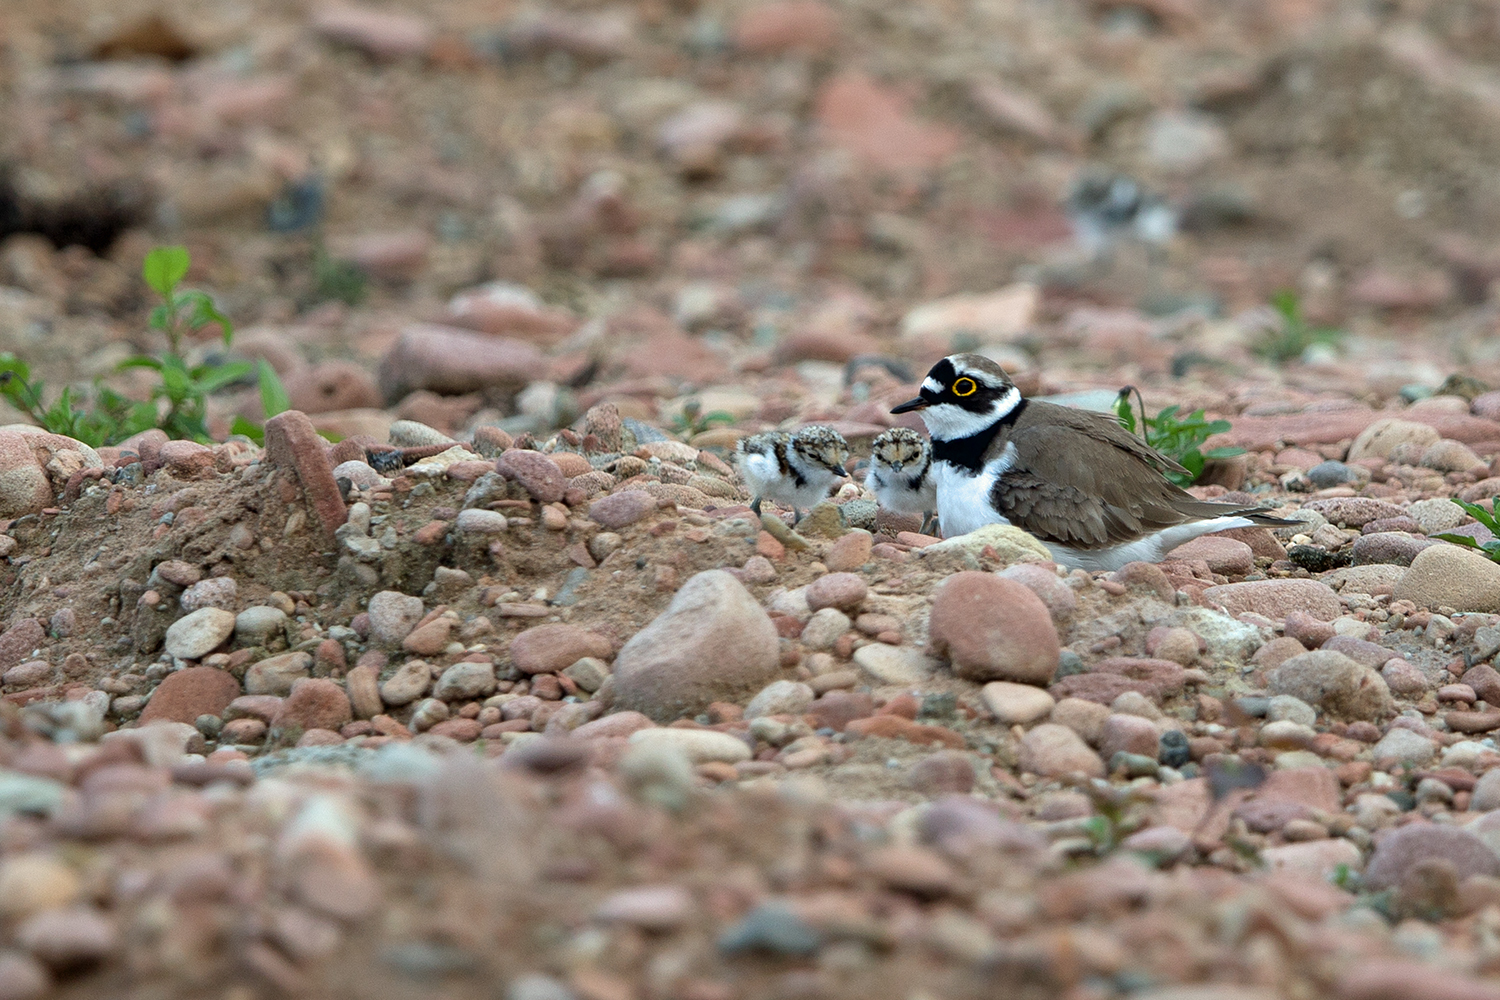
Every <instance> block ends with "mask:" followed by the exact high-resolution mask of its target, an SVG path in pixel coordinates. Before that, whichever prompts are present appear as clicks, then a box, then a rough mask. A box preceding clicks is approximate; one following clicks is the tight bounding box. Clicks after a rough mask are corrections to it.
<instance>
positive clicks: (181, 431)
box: [0, 246, 289, 447]
mask: <svg viewBox="0 0 1500 1000" xmlns="http://www.w3.org/2000/svg"><path fill="white" fill-rule="evenodd" d="M191 265H192V258H191V257H190V255H189V254H188V251H187V248H186V247H180V246H165V247H156V248H155V249H153V250H152V251H151V252H149V253H148V254H146V258H145V260H144V261H143V263H142V264H141V277H142V278H144V279H145V281H146V284H147V285H148V286H149V287H150V288H151V290H152V291H154V292H156V293H157V294H158V295H160V296H161V298H162V302H161V304H159V305H157V306H156V307H155V308H153V309H152V310H151V315H150V319H149V320H148V324H149V325H150V327H151V328H152V329H153V330H160V331H161V332H162V333H164V334H165V335H166V338H167V350H166V352H165V353H162V354H159V355H150V354H138V355H135V356H134V357H130V358H127V359H125V360H124V361H123V362H121V363H120V365H119V368H118V369H117V370H120V371H123V370H126V369H130V368H145V369H149V370H150V371H152V372H155V373H156V376H157V384H156V385H155V386H153V387H152V389H151V397H150V399H148V400H133V399H129V398H127V397H126V396H124V395H122V394H121V393H119V392H117V391H116V390H114V389H111V388H109V387H108V386H106V385H104V384H103V383H102V382H99V381H95V383H94V387H93V390H92V392H91V393H87V394H85V393H78V392H76V391H75V390H74V389H73V387H72V386H67V387H64V389H63V390H62V392H61V393H60V394H59V395H58V397H57V399H56V400H55V401H53V403H52V404H51V405H50V406H49V405H47V404H46V402H45V395H44V390H45V388H46V386H45V385H44V384H43V383H42V381H41V380H39V379H38V380H33V379H32V377H31V368H30V366H28V365H27V364H26V363H25V362H24V361H22V360H21V359H20V358H17V357H16V356H14V355H12V354H0V395H4V396H5V398H6V399H7V400H9V401H10V403H11V404H12V405H13V406H15V407H16V408H17V409H19V410H21V411H22V412H24V413H26V415H27V416H29V417H31V419H32V420H34V421H36V423H37V424H38V425H39V426H41V427H43V428H45V429H46V430H48V431H51V432H52V433H54V434H65V435H67V436H68V437H71V438H75V439H77V440H79V441H82V442H84V443H85V444H89V445H93V446H95V447H98V446H100V445H106V444H115V443H117V442H119V441H123V440H124V439H126V438H128V437H130V436H131V435H133V434H138V433H140V432H141V431H144V430H149V429H150V428H152V427H159V428H161V429H162V430H164V431H166V432H167V434H168V435H169V436H171V437H173V438H187V439H190V440H193V441H199V442H204V443H207V442H209V441H211V440H212V439H211V438H210V437H209V434H208V425H207V417H208V397H209V396H210V395H211V394H212V393H215V392H217V391H219V390H220V389H223V388H226V387H227V386H230V385H232V384H234V383H235V382H239V381H241V380H243V379H247V378H249V377H250V376H252V375H256V376H258V378H259V381H260V389H261V401H262V403H263V404H264V405H265V411H266V416H268V417H269V416H274V415H275V414H276V413H279V412H281V411H282V410H285V409H287V408H288V406H289V402H288V400H287V394H286V389H285V387H283V386H282V384H281V380H280V379H278V378H277V377H276V372H275V371H274V370H273V369H272V368H271V366H270V365H268V364H266V363H265V362H264V361H261V362H259V363H258V365H252V364H250V363H249V362H247V361H223V362H206V363H204V364H199V365H189V364H188V363H187V361H186V360H185V359H184V358H183V356H182V342H183V338H184V337H187V336H190V335H192V334H196V333H197V332H198V331H200V330H203V329H205V328H207V327H210V326H214V325H217V326H218V327H219V330H220V335H221V336H222V337H223V340H224V346H225V347H228V346H230V344H231V343H232V342H233V340H234V325H233V324H232V323H231V322H230V321H229V317H227V316H225V315H224V314H223V313H222V312H220V311H219V308H218V306H216V305H215V304H214V300H213V299H212V298H211V297H210V296H209V294H208V293H207V292H204V291H200V290H199V289H196V288H179V286H180V285H181V283H182V279H183V278H185V277H187V273H188V269H189V267H190V266H191ZM90 397H92V398H90ZM235 431H236V432H237V433H246V434H248V436H250V437H253V438H255V439H256V440H257V441H258V440H260V428H259V426H258V425H255V424H251V423H250V422H249V421H245V420H243V418H241V420H239V421H236V425H235Z"/></svg>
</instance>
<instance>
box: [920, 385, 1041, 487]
mask: <svg viewBox="0 0 1500 1000" xmlns="http://www.w3.org/2000/svg"><path fill="white" fill-rule="evenodd" d="M1024 409H1026V399H1025V398H1024V397H1023V398H1022V399H1021V401H1020V402H1019V403H1017V404H1016V405H1015V406H1013V407H1011V411H1010V412H1009V413H1007V414H1006V415H1005V416H1003V417H1001V418H1000V419H999V420H996V421H995V422H994V423H993V424H990V425H989V426H988V427H986V428H985V429H984V430H982V431H980V432H979V433H978V434H970V435H969V436H968V437H961V438H954V439H953V440H952V441H938V440H936V439H934V440H933V442H932V459H933V461H935V462H947V463H948V464H949V465H956V466H958V467H959V468H961V469H968V470H969V471H970V472H972V473H974V474H975V475H978V474H979V472H980V471H982V470H983V469H984V453H985V452H987V451H989V449H990V444H991V443H993V442H994V440H995V435H996V434H999V433H1000V428H1002V427H1009V426H1010V425H1011V424H1014V423H1015V422H1016V418H1017V417H1019V416H1020V415H1021V411H1022V410H1024Z"/></svg>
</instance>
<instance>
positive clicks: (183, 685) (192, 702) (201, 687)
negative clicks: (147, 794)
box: [140, 654, 305, 726]
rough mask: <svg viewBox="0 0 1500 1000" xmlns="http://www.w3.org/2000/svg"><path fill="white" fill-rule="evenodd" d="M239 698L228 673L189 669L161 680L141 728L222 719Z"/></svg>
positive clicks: (144, 711)
mask: <svg viewBox="0 0 1500 1000" xmlns="http://www.w3.org/2000/svg"><path fill="white" fill-rule="evenodd" d="M304 655H305V654H304ZM239 695H240V683H239V681H237V680H235V679H234V675H232V674H230V673H228V672H227V671H224V670H218V669H216V668H214V667H188V668H187V669H186V670H179V671H177V672H176V673H171V674H168V675H167V676H166V677H163V678H162V681H161V683H160V684H158V685H157V686H156V690H154V691H152V692H151V700H150V701H149V702H147V703H146V707H145V709H143V710H142V712H141V716H140V724H141V725H143V726H144V725H148V724H150V723H152V722H155V721H157V720H159V719H160V720H166V721H168V722H193V721H195V720H196V719H197V718H198V716H200V715H223V714H224V710H225V709H226V708H227V707H228V706H229V703H230V702H232V701H234V699H236V698H238V697H239Z"/></svg>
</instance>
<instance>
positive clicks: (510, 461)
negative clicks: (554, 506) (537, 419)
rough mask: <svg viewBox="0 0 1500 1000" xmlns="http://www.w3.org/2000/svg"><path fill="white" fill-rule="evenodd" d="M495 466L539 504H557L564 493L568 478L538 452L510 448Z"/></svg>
mask: <svg viewBox="0 0 1500 1000" xmlns="http://www.w3.org/2000/svg"><path fill="white" fill-rule="evenodd" d="M495 468H496V470H498V471H499V473H500V474H501V475H502V476H504V477H505V478H506V479H513V480H515V481H516V482H518V483H520V484H521V485H522V486H523V487H525V488H526V492H527V493H530V494H531V495H532V496H533V497H535V498H536V499H537V500H540V501H541V502H542V503H556V502H557V501H559V500H561V499H562V498H563V494H564V493H565V492H567V488H568V481H567V477H566V476H564V475H563V474H562V470H561V469H559V468H558V467H557V463H556V462H554V461H552V459H550V458H548V457H547V456H546V455H544V454H542V453H541V452H539V451H529V450H527V449H524V448H510V449H507V450H506V451H505V452H503V453H502V454H501V455H500V457H499V458H498V459H497V460H496V461H495Z"/></svg>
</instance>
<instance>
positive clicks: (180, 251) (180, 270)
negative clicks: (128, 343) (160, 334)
mask: <svg viewBox="0 0 1500 1000" xmlns="http://www.w3.org/2000/svg"><path fill="white" fill-rule="evenodd" d="M191 265H192V257H191V256H189V255H188V251H187V247H181V246H170V247H156V248H155V249H154V250H152V251H151V252H150V253H148V254H146V259H145V261H144V262H143V263H142V264H141V277H143V278H145V279H146V284H148V285H150V286H151V289H152V290H153V291H154V292H156V294H158V295H160V296H161V297H162V298H164V299H170V298H171V297H172V290H173V289H175V288H176V287H177V283H178V282H179V281H181V280H182V279H183V278H185V277H187V273H188V268H189V267H190V266H191ZM152 317H153V322H152V325H153V326H155V325H156V324H155V322H154V320H155V312H154V311H153V313H152Z"/></svg>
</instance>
